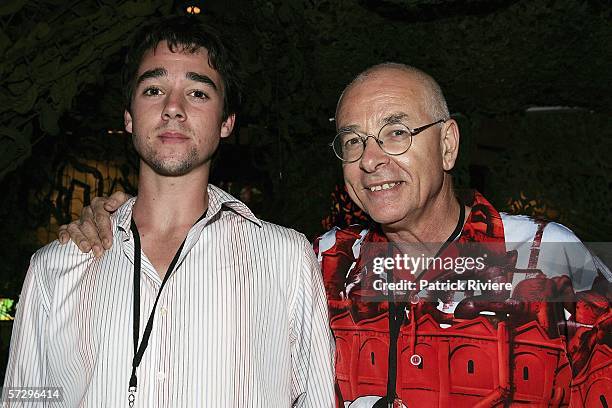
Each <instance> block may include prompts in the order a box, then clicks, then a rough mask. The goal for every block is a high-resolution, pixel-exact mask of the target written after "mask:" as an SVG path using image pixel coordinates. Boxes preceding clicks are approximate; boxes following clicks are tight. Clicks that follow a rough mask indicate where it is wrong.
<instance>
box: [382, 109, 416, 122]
mask: <svg viewBox="0 0 612 408" xmlns="http://www.w3.org/2000/svg"><path fill="white" fill-rule="evenodd" d="M408 118H409V116H408V114H406V113H404V112H397V113H392V114H391V115H389V116H385V117H384V118H383V119H382V121H381V123H382V124H383V125H386V124H387V123H397V122H404V121H406V120H408Z"/></svg>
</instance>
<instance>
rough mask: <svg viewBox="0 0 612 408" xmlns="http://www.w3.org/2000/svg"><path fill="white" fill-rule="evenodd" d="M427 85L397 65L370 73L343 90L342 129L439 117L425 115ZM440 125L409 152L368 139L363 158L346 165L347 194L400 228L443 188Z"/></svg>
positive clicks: (373, 129) (368, 129)
mask: <svg viewBox="0 0 612 408" xmlns="http://www.w3.org/2000/svg"><path fill="white" fill-rule="evenodd" d="M426 103H427V98H426V94H425V90H424V89H423V85H422V84H421V82H419V81H418V80H417V79H416V78H415V77H414V76H413V75H412V74H410V73H408V72H405V71H403V70H400V69H396V68H381V69H379V70H376V71H374V72H372V73H370V74H369V75H368V76H367V77H366V78H365V79H362V80H360V81H358V82H356V83H354V84H353V85H351V86H350V88H349V89H348V90H347V91H346V92H345V93H344V95H343V97H342V100H341V101H340V105H339V107H338V111H337V115H336V123H337V126H338V128H339V129H341V128H345V127H351V128H353V129H355V130H356V131H357V132H358V133H361V134H371V135H376V134H378V131H379V129H380V128H381V127H382V126H383V125H384V124H385V123H386V122H387V121H389V119H390V118H398V117H401V118H402V119H401V121H402V123H404V124H405V125H407V126H408V127H409V128H410V129H414V128H416V127H420V126H423V125H425V124H428V123H431V122H434V121H436V120H438V119H443V118H433V117H431V115H429V114H428V113H427V109H426ZM440 132H441V125H436V126H433V127H431V128H429V129H427V130H425V131H423V132H422V133H419V134H418V135H416V136H414V137H413V140H412V145H411V147H410V149H408V151H407V152H406V153H404V154H402V155H399V156H391V155H388V154H386V153H385V152H383V151H382V149H381V148H380V147H379V146H378V145H377V144H376V143H374V140H373V139H371V138H369V139H368V142H367V146H366V148H365V151H364V153H363V156H362V157H361V159H360V160H358V161H356V162H354V163H345V164H343V173H344V181H345V183H346V186H347V190H348V192H349V195H350V196H351V198H352V199H353V201H355V203H357V205H359V207H361V208H362V209H363V210H364V211H366V212H367V213H368V214H369V215H370V216H371V217H372V219H373V220H374V221H376V222H378V223H380V224H382V225H383V226H387V227H391V228H401V227H402V226H404V225H409V224H410V222H411V220H413V219H414V218H415V217H418V216H419V214H420V210H421V209H423V208H425V206H426V205H427V204H428V202H429V201H430V200H431V198H432V197H434V196H435V195H436V194H437V193H438V192H439V191H440V189H441V188H442V182H443V177H444V168H443V163H442V147H441V141H440Z"/></svg>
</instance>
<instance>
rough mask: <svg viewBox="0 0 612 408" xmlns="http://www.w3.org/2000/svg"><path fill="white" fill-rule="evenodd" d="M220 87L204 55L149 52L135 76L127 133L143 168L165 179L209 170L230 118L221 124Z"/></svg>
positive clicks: (163, 49) (202, 52) (165, 48)
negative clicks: (202, 169)
mask: <svg viewBox="0 0 612 408" xmlns="http://www.w3.org/2000/svg"><path fill="white" fill-rule="evenodd" d="M223 92H224V89H223V83H222V80H221V76H220V75H219V73H218V72H217V71H216V70H214V69H213V68H212V67H211V66H210V65H209V64H208V51H207V50H206V49H203V48H201V49H200V50H199V51H198V52H196V53H193V54H191V53H183V52H181V50H180V48H179V49H178V50H177V52H171V51H170V50H169V49H168V45H167V43H166V42H161V43H159V44H158V45H157V47H156V48H155V49H151V50H149V51H147V52H146V53H145V54H144V56H143V58H142V61H141V62H140V67H139V68H138V72H137V83H136V86H135V88H134V93H133V97H132V104H131V112H128V111H126V112H125V114H124V118H125V129H126V130H127V131H128V132H130V133H132V135H133V136H132V137H133V140H134V146H135V148H136V151H137V152H138V154H139V155H140V158H141V160H142V161H143V162H144V165H146V166H149V167H150V168H151V169H152V170H153V171H154V172H155V173H157V174H160V175H163V176H181V175H184V174H187V173H189V172H191V171H192V170H194V169H201V168H204V169H206V170H207V169H208V168H209V166H210V159H211V157H212V155H213V153H214V152H215V150H216V149H217V146H218V145H219V141H220V138H222V137H227V136H229V135H230V133H231V131H232V128H233V125H234V115H233V114H232V115H230V116H229V117H228V118H227V119H226V120H223V117H222V113H223Z"/></svg>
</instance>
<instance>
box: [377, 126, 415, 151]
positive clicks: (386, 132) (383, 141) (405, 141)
mask: <svg viewBox="0 0 612 408" xmlns="http://www.w3.org/2000/svg"><path fill="white" fill-rule="evenodd" d="M378 139H379V140H380V147H381V148H382V149H383V150H384V151H385V152H386V153H389V154H402V153H404V152H406V151H407V150H408V149H409V148H410V145H411V143H412V134H411V133H410V130H409V129H408V128H407V127H406V126H404V125H403V124H401V123H387V124H386V125H385V126H383V127H382V129H380V132H379V133H378Z"/></svg>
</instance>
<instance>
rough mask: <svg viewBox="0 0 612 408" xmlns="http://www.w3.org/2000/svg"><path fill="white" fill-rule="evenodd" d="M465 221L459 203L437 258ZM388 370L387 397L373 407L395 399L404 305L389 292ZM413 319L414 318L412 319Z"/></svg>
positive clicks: (391, 277) (389, 403)
mask: <svg viewBox="0 0 612 408" xmlns="http://www.w3.org/2000/svg"><path fill="white" fill-rule="evenodd" d="M464 221H465V206H464V205H463V203H462V202H461V201H459V219H458V220H457V226H456V227H455V230H454V231H453V232H452V233H451V234H450V236H449V237H448V238H447V239H446V241H445V242H444V244H443V245H442V247H440V249H439V250H438V252H437V253H436V257H438V256H439V255H440V254H441V253H442V251H444V250H445V249H446V247H448V245H449V244H450V243H451V242H453V241H454V240H455V239H456V238H457V237H458V236H459V234H460V233H461V231H462V230H463V223H464ZM388 277H389V282H393V271H392V270H391V271H389V275H388ZM388 303H389V356H388V357H389V358H388V362H389V370H388V372H387V396H386V398H381V399H380V400H379V401H378V402H377V403H376V404H374V407H377V408H378V407H384V406H393V405H392V404H393V402H394V400H395V399H396V398H397V388H396V385H397V341H398V338H399V332H400V329H401V327H402V323H403V322H404V317H405V316H406V313H405V309H406V304H405V303H396V302H395V300H394V299H393V293H392V292H391V291H389V300H388ZM412 318H413V319H414V316H413V317H412Z"/></svg>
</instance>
